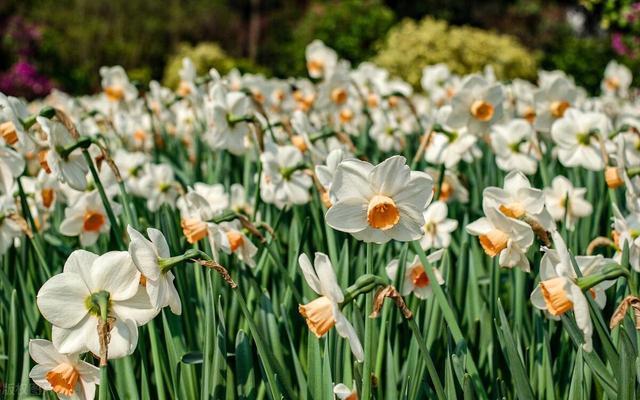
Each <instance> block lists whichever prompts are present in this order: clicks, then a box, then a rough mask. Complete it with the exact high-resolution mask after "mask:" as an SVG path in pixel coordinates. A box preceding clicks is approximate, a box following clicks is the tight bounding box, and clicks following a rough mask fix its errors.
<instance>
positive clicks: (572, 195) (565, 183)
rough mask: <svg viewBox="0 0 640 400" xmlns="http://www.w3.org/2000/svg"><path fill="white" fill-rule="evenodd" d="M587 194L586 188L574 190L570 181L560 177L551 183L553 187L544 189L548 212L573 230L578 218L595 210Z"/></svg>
mask: <svg viewBox="0 0 640 400" xmlns="http://www.w3.org/2000/svg"><path fill="white" fill-rule="evenodd" d="M586 193H587V189H586V188H574V187H573V185H572V184H571V181H570V180H569V179H567V178H565V177H564V176H562V175H558V176H556V177H555V178H553V181H551V187H550V188H545V189H544V196H545V202H546V206H547V210H549V213H550V214H551V216H552V217H553V219H554V220H556V221H562V223H564V224H566V225H567V229H569V230H573V228H574V227H575V225H576V222H577V221H578V218H582V217H586V216H588V215H590V214H591V211H592V210H593V207H592V206H591V204H590V203H589V202H588V201H587V200H585V198H584V196H585V194H586Z"/></svg>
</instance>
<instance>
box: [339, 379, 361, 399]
mask: <svg viewBox="0 0 640 400" xmlns="http://www.w3.org/2000/svg"><path fill="white" fill-rule="evenodd" d="M333 394H335V395H336V397H337V398H338V400H358V388H357V387H356V383H355V382H353V390H352V389H349V387H347V385H345V384H344V383H338V384H337V385H335V386H334V387H333Z"/></svg>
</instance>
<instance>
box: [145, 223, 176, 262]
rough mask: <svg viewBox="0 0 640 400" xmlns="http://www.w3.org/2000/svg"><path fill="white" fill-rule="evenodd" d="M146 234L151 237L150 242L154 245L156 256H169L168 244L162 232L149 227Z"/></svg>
mask: <svg viewBox="0 0 640 400" xmlns="http://www.w3.org/2000/svg"><path fill="white" fill-rule="evenodd" d="M147 235H149V239H151V242H152V243H153V245H154V246H155V247H156V250H157V251H158V256H160V257H162V258H168V257H171V253H170V252H169V244H168V243H167V239H165V237H164V235H163V234H162V232H160V231H159V230H157V229H154V228H149V229H147Z"/></svg>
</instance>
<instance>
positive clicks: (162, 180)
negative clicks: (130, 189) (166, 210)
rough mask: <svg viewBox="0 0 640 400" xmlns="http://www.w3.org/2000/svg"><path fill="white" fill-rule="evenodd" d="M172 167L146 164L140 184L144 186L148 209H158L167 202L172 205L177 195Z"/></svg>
mask: <svg viewBox="0 0 640 400" xmlns="http://www.w3.org/2000/svg"><path fill="white" fill-rule="evenodd" d="M176 185H177V183H176V180H175V177H174V174H173V169H172V167H171V166H169V165H167V164H147V166H146V168H145V171H144V175H143V176H142V178H141V179H140V186H141V187H142V188H144V190H145V192H144V194H145V196H146V197H147V208H148V209H149V211H152V212H153V211H158V210H159V209H160V206H162V205H163V204H167V205H168V206H169V207H172V208H173V207H174V206H175V203H176V198H177V197H178V190H177V187H176Z"/></svg>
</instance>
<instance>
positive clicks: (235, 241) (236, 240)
mask: <svg viewBox="0 0 640 400" xmlns="http://www.w3.org/2000/svg"><path fill="white" fill-rule="evenodd" d="M227 240H228V241H229V247H231V251H232V252H235V251H236V250H238V249H239V248H240V246H242V245H243V244H244V237H243V236H242V233H240V232H238V231H228V232H227Z"/></svg>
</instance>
